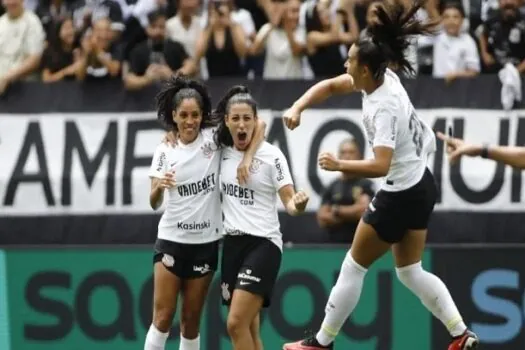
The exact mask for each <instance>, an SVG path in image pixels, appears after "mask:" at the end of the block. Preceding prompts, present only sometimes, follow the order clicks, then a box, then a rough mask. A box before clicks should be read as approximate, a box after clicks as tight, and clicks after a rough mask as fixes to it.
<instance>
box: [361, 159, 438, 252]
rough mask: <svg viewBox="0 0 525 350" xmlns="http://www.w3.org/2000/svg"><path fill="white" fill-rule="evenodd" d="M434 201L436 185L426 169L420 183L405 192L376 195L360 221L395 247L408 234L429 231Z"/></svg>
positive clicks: (379, 193)
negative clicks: (411, 231)
mask: <svg viewBox="0 0 525 350" xmlns="http://www.w3.org/2000/svg"><path fill="white" fill-rule="evenodd" d="M436 200H437V187H436V182H435V180H434V176H433V175H432V173H431V172H430V170H428V168H427V169H425V173H424V174H423V177H422V178H421V180H420V181H419V182H418V183H417V184H415V185H414V186H412V187H410V188H408V189H406V190H403V191H399V192H387V191H383V190H380V191H378V192H377V193H376V195H375V196H374V198H373V199H372V201H371V203H370V205H369V206H368V208H367V210H366V212H365V214H364V215H363V221H364V222H366V223H367V224H369V225H371V226H372V227H373V228H374V229H375V230H376V232H377V234H378V235H379V237H380V238H381V239H382V240H383V241H385V242H388V243H392V244H393V243H397V242H399V241H401V240H402V239H403V237H404V236H405V234H406V232H407V231H408V230H423V229H426V228H427V227H428V222H429V221H430V216H431V215H432V211H433V210H434V205H435V204H436Z"/></svg>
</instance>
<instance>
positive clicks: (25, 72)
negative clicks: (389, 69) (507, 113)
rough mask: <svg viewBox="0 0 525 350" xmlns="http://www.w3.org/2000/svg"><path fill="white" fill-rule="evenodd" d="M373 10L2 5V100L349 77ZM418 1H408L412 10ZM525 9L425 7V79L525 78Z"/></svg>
mask: <svg viewBox="0 0 525 350" xmlns="http://www.w3.org/2000/svg"><path fill="white" fill-rule="evenodd" d="M376 1H377V0H306V1H304V2H300V0H277V1H275V0H71V1H70V0H25V1H24V0H2V4H3V8H2V10H1V11H2V15H1V17H0V94H2V93H3V92H4V91H6V89H7V88H8V86H9V85H10V84H12V83H13V82H15V81H18V80H22V79H32V80H34V79H41V80H42V81H43V82H45V83H52V82H56V81H60V80H64V79H76V80H81V81H84V80H105V79H121V80H122V81H123V82H124V84H125V86H126V87H127V88H128V89H130V90H137V89H141V88H143V87H145V86H148V85H150V84H153V83H155V82H158V81H162V80H164V79H166V78H167V77H169V76H171V75H172V74H174V73H181V74H185V75H190V76H198V77H200V78H203V79H207V78H214V77H222V76H244V77H247V78H254V77H263V78H265V79H310V78H313V77H324V76H334V75H337V74H340V73H342V72H343V71H344V68H343V64H344V60H345V57H346V53H347V50H348V48H349V46H350V45H351V44H352V43H353V42H354V41H355V40H356V38H358V36H359V33H360V32H361V31H362V30H363V29H364V28H365V27H366V24H367V22H368V21H370V18H371V13H372V11H371V9H372V8H373V6H374V3H375V2H376ZM407 1H411V0H407ZM524 5H525V0H441V1H440V0H428V1H427V2H426V4H425V7H424V9H422V10H420V12H419V13H418V14H417V16H421V18H429V19H431V20H435V21H437V22H439V23H440V24H439V32H438V34H437V35H436V36H434V37H420V38H414V40H413V45H412V47H410V48H409V50H408V51H407V56H408V57H409V58H410V59H411V60H412V62H413V63H414V65H415V67H416V68H417V73H418V74H426V75H433V76H434V77H437V78H443V79H446V80H447V81H452V80H455V79H458V78H468V77H472V76H475V75H477V74H479V73H497V72H499V71H500V70H502V68H503V67H505V66H509V65H510V66H511V67H513V69H514V68H515V70H514V71H515V72H518V74H522V73H523V72H525V6H524Z"/></svg>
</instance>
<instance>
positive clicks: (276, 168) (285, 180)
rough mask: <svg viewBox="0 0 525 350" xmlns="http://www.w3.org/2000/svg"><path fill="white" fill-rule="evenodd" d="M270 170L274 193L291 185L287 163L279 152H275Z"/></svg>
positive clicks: (290, 175) (290, 174)
mask: <svg viewBox="0 0 525 350" xmlns="http://www.w3.org/2000/svg"><path fill="white" fill-rule="evenodd" d="M271 168H272V181H273V185H274V187H275V190H276V191H279V190H280V189H281V188H282V187H284V186H286V185H293V181H292V173H291V172H290V167H289V166H288V161H287V160H286V157H285V156H284V154H283V153H282V152H281V151H280V150H278V151H277V152H275V157H274V160H273V163H272V164H271Z"/></svg>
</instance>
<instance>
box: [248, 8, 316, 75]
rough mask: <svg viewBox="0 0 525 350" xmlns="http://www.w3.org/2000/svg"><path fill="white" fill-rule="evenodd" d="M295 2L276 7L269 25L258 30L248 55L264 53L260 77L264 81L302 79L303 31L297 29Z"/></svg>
mask: <svg viewBox="0 0 525 350" xmlns="http://www.w3.org/2000/svg"><path fill="white" fill-rule="evenodd" d="M300 6H301V4H300V2H299V1H298V0H287V1H286V2H284V3H282V4H276V6H275V7H274V11H273V13H272V14H271V18H270V22H269V23H266V24H265V25H263V26H262V27H261V29H260V30H259V32H258V33H257V36H256V38H255V41H254V43H253V45H252V46H251V48H250V54H251V55H258V54H260V53H261V52H263V51H264V50H265V49H266V57H265V62H264V72H263V77H264V78H265V79H301V78H303V77H304V73H303V65H302V57H303V54H304V53H305V49H306V31H305V28H304V27H300V26H299V8H300Z"/></svg>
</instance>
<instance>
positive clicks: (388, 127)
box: [372, 106, 398, 148]
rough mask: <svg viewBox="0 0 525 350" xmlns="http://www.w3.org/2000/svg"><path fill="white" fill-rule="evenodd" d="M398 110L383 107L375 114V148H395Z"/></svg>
mask: <svg viewBox="0 0 525 350" xmlns="http://www.w3.org/2000/svg"><path fill="white" fill-rule="evenodd" d="M397 114H398V113H397V110H396V109H394V108H389V107H387V106H385V108H381V109H379V110H378V111H377V113H376V115H375V116H374V128H375V134H374V140H373V143H372V144H373V146H372V147H373V148H375V147H388V148H395V146H396V141H397V124H398V116H397Z"/></svg>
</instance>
